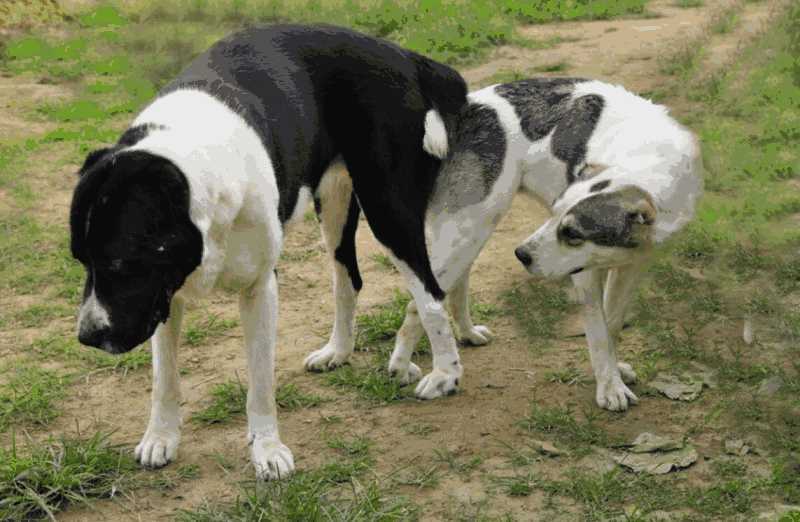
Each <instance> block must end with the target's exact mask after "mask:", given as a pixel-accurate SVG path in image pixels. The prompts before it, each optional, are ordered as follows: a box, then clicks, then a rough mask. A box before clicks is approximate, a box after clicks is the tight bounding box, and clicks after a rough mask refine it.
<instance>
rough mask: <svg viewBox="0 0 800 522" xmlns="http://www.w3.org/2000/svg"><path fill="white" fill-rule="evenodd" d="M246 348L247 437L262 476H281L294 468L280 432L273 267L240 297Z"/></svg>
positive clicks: (277, 477)
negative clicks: (276, 381) (276, 376)
mask: <svg viewBox="0 0 800 522" xmlns="http://www.w3.org/2000/svg"><path fill="white" fill-rule="evenodd" d="M239 312H240V314H241V316H242V326H243V327H244V343H245V349H246V351H247V378H248V389H247V440H248V443H249V444H250V451H251V457H252V461H253V466H254V467H255V469H256V476H257V477H258V478H260V479H265V480H268V479H279V478H282V477H286V476H288V475H290V474H291V473H292V471H294V458H293V457H292V452H291V451H290V450H289V448H287V447H286V446H285V445H284V444H283V443H282V442H281V440H280V436H279V434H278V417H277V414H278V410H277V405H276V403H275V341H276V334H277V327H278V282H277V278H276V277H275V273H274V272H273V270H272V268H270V269H269V270H267V271H266V272H264V273H263V274H262V275H261V277H259V278H258V280H257V281H256V283H255V284H254V285H253V286H252V287H251V288H249V289H246V290H243V291H242V293H241V295H240V297H239Z"/></svg>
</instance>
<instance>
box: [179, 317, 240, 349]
mask: <svg viewBox="0 0 800 522" xmlns="http://www.w3.org/2000/svg"><path fill="white" fill-rule="evenodd" d="M238 325H239V322H238V321H237V320H236V319H225V318H223V317H220V316H219V314H211V315H209V316H207V317H205V318H202V319H196V320H193V321H189V324H188V325H187V326H186V328H185V332H184V334H183V339H184V341H185V342H186V344H188V345H189V346H200V345H202V344H206V343H208V342H210V341H213V340H215V339H219V338H220V337H222V336H224V335H225V334H226V333H227V332H228V331H230V330H232V329H233V328H235V327H236V326H238Z"/></svg>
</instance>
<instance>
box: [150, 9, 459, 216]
mask: <svg viewBox="0 0 800 522" xmlns="http://www.w3.org/2000/svg"><path fill="white" fill-rule="evenodd" d="M187 88H192V89H199V90H202V91H205V92H207V93H209V94H211V95H213V96H214V97H216V98H218V99H220V100H222V101H224V102H225V103H226V104H227V105H228V106H229V107H230V108H232V109H233V110H234V111H235V112H237V113H238V114H239V115H240V116H242V117H243V118H244V119H245V120H246V121H247V123H249V124H250V126H251V127H252V128H253V129H254V130H255V131H256V133H257V134H258V135H259V137H260V138H261V140H262V142H263V144H264V146H265V148H267V150H268V151H269V152H270V156H271V158H272V161H273V164H274V167H275V174H276V178H277V182H278V188H279V191H280V194H281V201H280V212H279V214H280V218H281V221H285V220H286V219H288V217H289V215H290V214H291V211H292V209H293V207H294V204H295V201H294V195H295V194H296V193H297V190H298V188H299V187H300V186H302V185H305V186H309V187H311V189H312V191H313V189H314V188H316V186H317V185H318V183H319V180H320V177H321V175H322V173H323V172H324V170H325V168H326V167H327V166H328V165H329V164H330V162H331V160H332V159H333V158H334V157H335V156H337V155H341V156H342V157H343V159H344V161H345V163H346V164H347V165H348V167H350V170H351V174H352V171H353V170H358V164H362V163H363V164H370V165H373V164H379V165H384V166H385V167H387V168H385V169H382V171H375V172H373V173H372V174H370V179H369V180H361V184H362V185H368V186H375V187H377V186H383V187H385V186H386V183H390V184H392V185H396V184H397V180H392V181H389V180H387V179H384V174H388V173H387V172H386V171H387V170H389V167H391V166H392V165H391V164H396V165H399V164H404V163H405V164H407V166H408V168H407V169H406V173H405V174H404V176H408V177H409V182H410V183H408V185H413V186H414V187H415V188H416V189H417V190H422V191H424V190H425V186H426V185H429V184H430V183H431V182H432V180H433V179H435V174H436V171H437V168H438V162H437V161H436V159H435V158H432V157H430V156H429V155H428V154H424V153H423V151H422V150H421V148H422V143H423V135H424V125H425V115H426V112H427V111H428V110H430V109H436V110H438V112H439V113H440V114H441V116H442V118H443V120H445V122H446V121H448V120H452V119H453V118H454V117H455V115H456V114H457V112H458V111H459V109H460V108H461V106H462V105H463V104H464V103H465V101H466V84H465V83H464V81H463V79H462V78H461V76H460V75H458V73H457V72H456V71H454V70H453V69H451V68H449V67H446V66H443V65H441V64H439V63H436V62H434V61H431V60H429V59H427V58H425V57H423V56H421V55H418V54H416V53H413V52H410V51H407V50H405V49H402V48H400V47H398V46H396V45H393V44H391V43H388V42H385V41H382V40H378V39H375V38H371V37H368V36H365V35H363V34H360V33H356V32H354V31H350V30H347V29H343V28H339V27H330V26H299V25H274V26H267V27H257V28H250V29H246V30H244V31H241V32H238V33H235V34H233V35H231V36H229V37H228V38H225V39H223V40H221V41H220V42H218V43H217V44H215V45H214V46H213V47H211V48H210V49H209V50H208V51H207V52H205V53H203V54H202V55H201V56H199V57H198V58H197V59H195V60H194V62H193V63H192V64H190V65H189V66H188V67H187V68H186V69H185V70H184V71H183V72H182V73H181V74H180V76H179V77H178V78H176V79H175V81H173V82H172V83H171V84H169V85H168V86H167V87H166V88H165V89H164V91H163V92H162V96H163V95H166V94H168V93H170V92H172V91H175V90H179V89H187ZM398 100H402V103H398ZM278 128H279V130H276V129H278ZM406 144H409V147H408V148H406V147H405V145H406ZM412 144H413V148H414V149H419V152H420V154H417V155H408V154H404V155H403V156H404V157H397V150H402V151H407V150H410V149H411V148H412ZM392 145H395V147H394V148H390V147H391V146H392ZM411 160H413V161H411ZM353 167H355V169H353ZM356 184H357V185H358V184H359V182H358V181H356ZM401 185H404V184H401ZM357 190H358V186H357Z"/></svg>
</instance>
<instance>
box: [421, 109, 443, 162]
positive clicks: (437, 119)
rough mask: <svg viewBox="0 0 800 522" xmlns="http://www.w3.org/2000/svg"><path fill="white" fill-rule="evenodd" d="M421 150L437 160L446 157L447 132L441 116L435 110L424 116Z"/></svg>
mask: <svg viewBox="0 0 800 522" xmlns="http://www.w3.org/2000/svg"><path fill="white" fill-rule="evenodd" d="M422 148H423V149H425V152H427V153H428V154H430V155H431V156H435V157H437V158H439V159H444V158H446V157H447V153H448V145H447V130H446V129H445V127H444V122H443V121H442V116H441V115H440V114H439V111H437V110H436V109H431V110H429V111H428V112H427V113H426V114H425V137H424V138H423V139H422Z"/></svg>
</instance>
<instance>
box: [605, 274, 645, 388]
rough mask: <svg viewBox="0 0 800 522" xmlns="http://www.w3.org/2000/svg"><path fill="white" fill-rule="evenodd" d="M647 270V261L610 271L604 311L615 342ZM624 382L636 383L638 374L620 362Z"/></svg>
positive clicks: (618, 364)
mask: <svg viewBox="0 0 800 522" xmlns="http://www.w3.org/2000/svg"><path fill="white" fill-rule="evenodd" d="M645 268H646V263H645V259H641V260H637V262H636V263H632V264H630V265H626V266H621V267H617V268H612V269H611V270H609V271H608V277H607V278H606V285H605V291H604V292H603V310H604V311H605V314H606V319H607V321H608V334H609V336H610V337H611V339H613V340H614V342H617V341H618V340H619V333H620V331H622V327H623V324H624V321H625V312H626V311H627V308H628V303H629V302H630V299H631V297H632V296H633V293H634V291H636V287H637V286H638V284H639V281H641V279H642V275H643V274H644V271H645ZM617 366H619V371H620V373H621V374H622V380H623V381H624V382H625V383H626V384H633V383H635V382H636V372H634V371H633V368H632V367H631V365H630V364H627V363H624V362H618V363H617Z"/></svg>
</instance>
